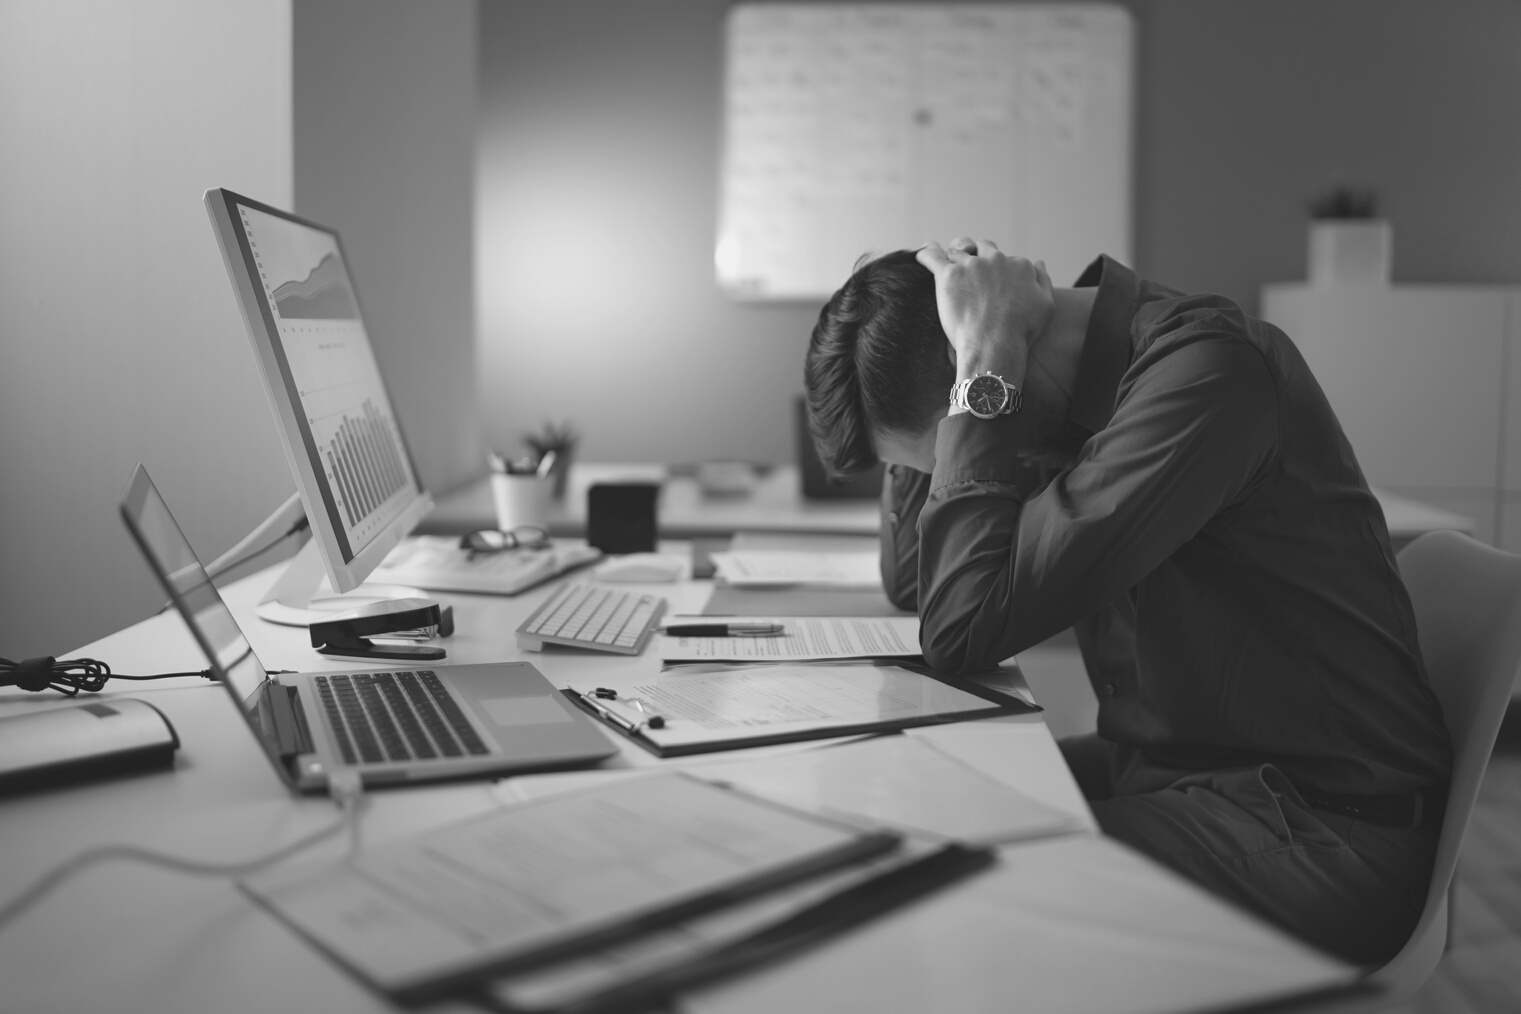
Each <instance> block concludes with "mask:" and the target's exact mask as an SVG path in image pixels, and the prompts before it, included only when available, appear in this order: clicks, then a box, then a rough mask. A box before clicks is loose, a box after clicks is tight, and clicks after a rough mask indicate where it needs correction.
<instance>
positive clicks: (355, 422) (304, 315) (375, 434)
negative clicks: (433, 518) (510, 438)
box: [239, 207, 416, 548]
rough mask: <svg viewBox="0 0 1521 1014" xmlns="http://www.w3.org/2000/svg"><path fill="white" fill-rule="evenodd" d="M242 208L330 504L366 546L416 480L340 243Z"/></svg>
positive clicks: (354, 541)
mask: <svg viewBox="0 0 1521 1014" xmlns="http://www.w3.org/2000/svg"><path fill="white" fill-rule="evenodd" d="M239 212H240V214H241V216H242V218H243V224H244V227H245V230H246V232H247V235H248V237H249V248H250V252H251V253H252V254H253V257H254V261H255V263H256V264H257V265H258V268H259V276H260V280H261V282H262V283H263V285H264V289H265V295H266V296H267V297H268V300H269V305H270V307H272V308H273V310H274V313H275V315H276V317H277V318H278V320H277V321H275V325H276V327H277V328H278V329H279V332H280V336H281V340H282V349H283V352H284V355H285V359H286V362H285V364H284V366H285V368H286V369H287V370H289V373H290V380H291V382H293V383H294V385H295V388H296V393H297V394H298V396H299V398H300V403H301V409H302V412H303V413H304V414H305V416H306V423H307V426H308V428H309V431H310V434H311V442H312V445H313V449H314V450H315V451H317V452H318V453H319V455H320V459H321V461H322V466H323V471H324V473H325V477H326V479H327V488H328V490H329V491H330V493H331V495H332V500H333V508H332V509H333V510H334V511H335V516H336V518H337V520H338V521H340V522H341V524H342V525H343V527H344V529H345V535H346V537H347V538H348V540H349V542H350V544H351V546H353V547H354V548H358V547H361V546H363V545H365V544H366V543H367V542H368V541H369V540H370V538H371V537H372V536H373V535H374V534H375V533H376V532H378V531H380V530H381V529H383V528H384V527H385V526H386V525H387V524H389V523H390V522H391V520H392V519H393V518H394V517H395V516H396V515H397V513H398V512H399V511H401V510H403V509H404V508H405V507H406V505H407V503H408V502H409V501H410V499H411V495H412V491H413V489H414V487H415V485H416V483H415V479H414V477H413V475H412V472H411V468H410V464H409V461H410V459H409V458H408V456H407V453H406V447H405V445H404V444H403V443H402V437H401V431H400V428H399V427H398V426H397V423H396V417H395V414H394V413H393V411H392V409H391V404H390V400H389V398H387V396H386V389H385V385H384V383H383V381H382V380H381V375H380V368H379V366H378V365H377V364H376V362H375V356H374V353H373V351H372V350H371V348H370V342H369V338H368V336H367V335H366V333H365V327H364V320H363V318H362V317H361V315H360V312H359V301H358V299H357V298H356V297H355V295H354V286H353V282H352V280H351V278H350V276H349V271H348V267H347V265H346V264H345V263H344V260H343V251H342V250H341V249H340V247H339V246H338V243H337V241H336V239H335V238H334V237H333V236H332V235H331V234H330V233H327V232H324V231H322V230H320V229H311V228H304V227H300V226H296V227H292V225H291V223H289V222H285V221H282V220H277V219H275V218H273V216H270V215H268V214H266V213H265V212H262V211H260V210H258V209H256V208H249V207H241V208H240V209H239Z"/></svg>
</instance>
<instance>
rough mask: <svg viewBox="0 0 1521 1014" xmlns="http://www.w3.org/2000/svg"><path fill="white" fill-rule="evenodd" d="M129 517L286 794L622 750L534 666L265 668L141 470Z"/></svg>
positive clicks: (126, 510) (584, 758)
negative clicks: (337, 780) (346, 775)
mask: <svg viewBox="0 0 1521 1014" xmlns="http://www.w3.org/2000/svg"><path fill="white" fill-rule="evenodd" d="M121 516H122V520H123V521H125V522H126V525H127V529H128V531H130V532H131V533H132V537H133V539H134V540H135V541H136V543H137V546H138V548H139V549H140V550H142V553H143V556H144V558H146V559H147V561H148V566H149V567H150V568H151V569H152V570H153V573H154V574H156V575H157V576H158V579H159V581H160V582H161V583H162V584H163V586H164V591H165V592H167V593H168V595H169V598H170V601H171V602H173V604H174V607H175V609H177V610H178V611H179V613H180V615H181V616H182V617H184V619H185V624H186V625H187V626H188V627H189V628H190V632H191V634H192V635H193V636H194V637H195V639H196V642H197V643H198V644H199V645H200V647H201V650H202V651H204V652H205V653H206V657H207V658H208V659H209V660H210V662H211V670H212V672H213V674H214V675H215V677H216V679H218V680H219V681H221V683H222V685H223V686H224V687H226V688H227V692H228V693H229V694H231V695H232V699H233V703H234V704H236V705H237V707H238V711H239V712H240V713H241V714H242V715H243V718H244V720H245V721H247V723H248V727H249V730H250V731H251V732H252V733H253V734H254V738H255V739H257V740H258V741H259V744H260V746H262V747H263V748H264V752H265V755H266V756H267V757H268V758H269V761H270V763H271V764H272V765H273V766H274V768H275V771H276V773H277V774H278V775H279V776H280V778H281V780H282V781H284V782H285V784H286V785H287V786H289V787H290V788H291V789H293V790H295V791H298V792H320V791H323V790H324V789H325V788H326V787H327V783H328V779H329V777H330V776H331V775H333V774H335V773H337V772H340V771H352V772H354V773H356V774H357V775H358V776H359V778H360V780H361V781H362V782H363V783H364V784H365V786H367V787H376V786H384V785H398V784H400V785H405V784H411V783H413V782H423V781H434V780H437V779H445V778H461V777H466V776H471V775H477V776H478V775H494V774H506V773H509V772H521V771H529V770H541V769H545V768H552V767H568V766H573V765H580V764H587V763H591V762H593V761H598V760H602V759H603V758H606V757H610V756H612V755H613V754H614V753H616V752H617V747H616V746H615V745H613V744H612V742H611V741H610V740H609V739H608V738H607V737H606V736H604V735H603V733H602V732H601V731H600V730H599V729H598V728H597V726H596V724H595V723H593V722H592V720H591V719H590V718H588V717H587V716H586V715H585V714H583V713H582V712H581V711H579V710H578V709H576V708H575V707H573V706H572V705H571V704H570V703H569V702H568V701H567V700H566V699H565V698H564V697H563V696H562V695H561V694H560V693H559V692H558V691H556V689H555V688H554V686H553V685H552V684H551V683H550V682H549V681H548V680H547V679H545V678H544V676H543V675H542V674H541V673H540V672H539V671H538V670H537V669H535V668H534V667H533V666H532V665H530V664H528V663H527V662H499V663H489V664H485V665H439V666H427V667H422V668H419V667H413V668H408V669H374V670H365V671H357V672H350V671H333V672H313V673H277V674H273V673H270V672H269V671H268V670H266V669H265V668H264V666H263V664H262V663H260V661H259V657H258V656H257V655H256V654H254V650H253V648H252V647H251V646H250V645H249V643H248V640H247V638H246V637H244V635H243V631H242V628H240V627H239V626H238V623H237V621H236V620H235V619H233V616H232V612H231V611H230V610H229V609H228V608H227V604H226V603H225V602H224V601H223V600H222V596H221V594H220V593H219V592H218V591H217V589H216V586H215V585H213V584H212V583H211V579H210V578H208V577H207V576H206V571H205V569H204V568H203V567H202V566H201V562H200V560H199V559H198V558H197V557H196V555H195V551H194V550H193V549H191V548H190V543H189V542H188V541H187V540H186V539H185V535H184V533H183V532H182V531H181V530H180V526H179V523H178V522H176V521H175V519H174V515H172V514H171V513H170V512H169V507H168V505H167V504H165V503H164V499H163V497H162V496H161V495H160V494H159V491H158V489H157V488H156V487H155V486H154V485H153V480H152V479H151V478H149V476H148V470H147V469H145V468H144V467H143V466H142V465H138V466H137V469H136V471H134V472H133V474H132V480H131V482H130V483H128V485H127V491H126V493H125V494H124V495H123V497H122V501H121Z"/></svg>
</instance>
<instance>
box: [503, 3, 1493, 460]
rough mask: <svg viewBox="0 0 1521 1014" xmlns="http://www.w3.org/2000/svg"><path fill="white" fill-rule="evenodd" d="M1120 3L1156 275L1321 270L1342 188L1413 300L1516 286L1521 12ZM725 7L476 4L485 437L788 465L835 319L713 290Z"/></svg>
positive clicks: (1241, 279) (1204, 278) (601, 452)
mask: <svg viewBox="0 0 1521 1014" xmlns="http://www.w3.org/2000/svg"><path fill="white" fill-rule="evenodd" d="M1124 6H1126V7H1127V8H1129V9H1130V10H1131V12H1132V14H1133V16H1134V18H1135V21H1136V37H1137V40H1138V53H1137V57H1138V58H1137V67H1138V73H1137V80H1136V139H1137V140H1136V144H1137V147H1136V179H1135V197H1134V208H1135V223H1134V229H1135V237H1136V239H1135V244H1136V257H1135V259H1136V262H1137V263H1136V267H1137V268H1138V270H1140V271H1141V272H1142V273H1143V274H1145V275H1148V276H1150V277H1153V278H1156V279H1158V280H1161V281H1164V282H1166V283H1168V284H1171V285H1175V286H1178V287H1180V288H1187V289H1196V290H1205V291H1214V292H1220V293H1224V294H1225V295H1228V296H1230V297H1232V298H1234V299H1236V300H1239V301H1240V302H1241V303H1242V304H1243V305H1244V306H1245V307H1246V308H1247V309H1248V310H1249V311H1250V310H1253V309H1255V308H1256V305H1257V301H1258V289H1259V287H1260V286H1261V285H1262V283H1264V282H1268V281H1275V280H1283V279H1293V278H1303V277H1304V271H1305V243H1306V240H1305V228H1306V221H1307V215H1306V213H1305V205H1306V204H1307V203H1308V202H1309V200H1310V199H1311V198H1313V197H1316V196H1318V195H1319V194H1320V193H1321V192H1323V191H1325V190H1326V189H1328V188H1330V187H1331V186H1333V185H1335V184H1338V183H1341V182H1353V183H1358V184H1364V185H1368V186H1371V187H1373V188H1375V189H1376V190H1377V192H1378V194H1379V196H1380V198H1381V204H1382V208H1383V210H1384V211H1385V212H1386V213H1387V214H1388V216H1389V217H1390V218H1391V219H1392V220H1393V223H1394V280H1395V281H1396V282H1402V281H1434V282H1452V281H1467V282H1500V281H1518V280H1521V183H1518V181H1521V131H1518V130H1516V129H1515V124H1517V123H1521V59H1518V58H1517V55H1518V54H1521V4H1517V3H1515V2H1513V0H1454V2H1445V3H1432V2H1430V0H1131V2H1128V3H1125V4H1124ZM726 9H727V5H726V4H723V3H718V2H713V0H643V2H640V3H637V4H634V3H626V2H621V0H558V2H556V3H552V4H514V3H493V2H489V0H488V2H485V3H483V4H482V6H481V121H480V169H479V190H480V200H479V218H478V220H477V228H478V233H477V240H476V243H477V249H478V251H479V256H478V259H477V269H478V272H479V275H478V278H479V284H478V299H479V307H480V311H479V326H480V350H479V354H480V357H481V371H480V390H481V407H482V412H483V419H484V424H485V428H486V434H487V437H488V439H489V440H490V441H491V442H493V443H497V444H502V445H507V446H512V447H516V446H517V443H518V440H519V436H520V433H521V431H522V430H524V429H525V428H527V427H530V426H532V425H534V424H536V423H538V422H541V421H542V420H543V419H544V418H546V417H555V418H560V417H570V418H573V419H575V420H576V422H577V423H578V424H579V425H580V426H581V428H582V429H583V430H584V431H585V442H584V445H583V451H582V453H583V456H584V457H591V458H597V459H603V460H606V459H615V460H616V459H628V460H640V459H644V460H649V459H664V460H672V461H680V460H692V459H700V458H704V457H740V458H751V459H755V460H759V461H779V460H788V459H789V458H790V457H791V456H792V453H793V452H792V431H791V416H790V415H789V414H788V412H787V406H788V400H787V398H786V395H787V394H789V393H797V392H801V390H802V366H801V363H802V356H803V350H804V349H805V347H806V344H807V337H808V332H809V330H810V329H811V328H812V326H813V322H814V320H815V318H816V316H817V313H818V307H817V306H803V305H769V306H768V305H755V304H735V303H730V302H727V301H726V300H725V299H724V298H723V297H721V296H720V295H719V294H718V293H717V291H716V290H715V287H714V284H713V264H712V253H713V242H714V233H715V221H716V208H717V201H718V195H717V185H716V179H717V161H718V152H719V145H720V137H721V134H720V131H721V118H720V117H721V111H722V95H721V73H722V56H721V46H722V41H723V18H724V12H725V10H726ZM967 231H968V232H971V233H974V234H975V233H976V232H977V223H976V222H968V223H967ZM925 238H926V239H930V238H939V239H941V240H948V239H950V238H951V237H949V236H942V237H925ZM993 238H994V239H999V240H1002V241H1004V243H1005V247H1006V248H1017V240H1010V239H1008V238H1007V237H993ZM1028 252H1029V253H1030V254H1031V255H1033V256H1039V251H1028ZM1097 252H1098V251H1095V253H1097ZM850 267H851V265H850V264H841V265H840V279H841V281H844V279H845V277H846V276H847V275H848V274H849V270H850ZM1056 281H1057V284H1067V283H1070V281H1071V279H1057V280H1056Z"/></svg>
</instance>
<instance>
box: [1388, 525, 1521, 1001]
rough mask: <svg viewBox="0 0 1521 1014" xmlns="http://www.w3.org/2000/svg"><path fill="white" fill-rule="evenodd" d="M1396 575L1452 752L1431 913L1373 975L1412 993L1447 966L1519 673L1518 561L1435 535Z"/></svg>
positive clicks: (1449, 535) (1409, 551)
mask: <svg viewBox="0 0 1521 1014" xmlns="http://www.w3.org/2000/svg"><path fill="white" fill-rule="evenodd" d="M1399 567H1400V574H1401V576H1402V577H1403V578H1404V581H1405V587H1406V589H1407V590H1408V591H1409V592H1410V601H1411V604H1412V605H1413V606H1414V607H1415V621H1416V630H1417V632H1418V633H1419V636H1420V641H1421V656H1422V658H1424V659H1425V661H1426V671H1427V673H1428V674H1429V675H1430V677H1431V689H1432V690H1433V691H1435V693H1436V696H1437V699H1438V700H1439V701H1441V704H1442V714H1443V717H1444V718H1445V719H1446V720H1447V731H1448V732H1449V734H1450V735H1451V736H1452V748H1453V769H1452V784H1451V786H1450V788H1449V790H1448V797H1447V814H1446V816H1445V817H1444V818H1443V821H1442V833H1441V837H1440V838H1439V840H1438V843H1437V853H1436V862H1435V865H1434V867H1433V869H1432V873H1431V888H1430V890H1429V891H1428V892H1427V896H1426V907H1425V910H1424V911H1423V912H1422V913H1421V919H1420V922H1419V923H1417V925H1416V929H1415V932H1414V933H1413V934H1412V935H1411V937H1410V942H1409V943H1407V944H1406V945H1405V948H1404V950H1402V951H1401V952H1400V953H1399V955H1397V956H1396V957H1395V958H1394V960H1393V961H1391V962H1389V963H1388V964H1387V965H1385V966H1384V968H1383V969H1382V970H1380V972H1379V973H1376V975H1375V978H1383V979H1386V980H1391V984H1398V985H1411V986H1412V988H1413V985H1419V983H1420V982H1421V981H1424V979H1425V978H1426V976H1427V975H1429V974H1430V973H1431V970H1432V968H1433V967H1435V965H1436V962H1437V960H1438V958H1439V957H1440V956H1441V944H1442V942H1443V941H1444V940H1445V933H1442V932H1439V930H1445V923H1444V920H1445V914H1446V910H1447V909H1446V904H1445V902H1446V897H1447V888H1448V885H1449V884H1450V883H1451V881H1452V875H1453V871H1454V870H1455V869H1456V868H1457V863H1458V852H1459V850H1460V849H1461V848H1462V846H1463V835H1464V832H1465V831H1466V830H1467V827H1468V818H1469V816H1470V815H1471V814H1472V813H1473V807H1474V801H1475V800H1476V799H1477V798H1478V795H1479V783H1480V781H1482V780H1483V778H1484V768H1485V767H1486V765H1488V763H1489V753H1490V751H1491V750H1492V749H1493V748H1494V745H1495V737H1496V736H1497V735H1498V734H1499V731H1500V723H1501V721H1502V720H1503V719H1504V717H1505V708H1506V705H1507V704H1508V703H1509V701H1510V695H1511V691H1512V687H1513V686H1514V684H1515V681H1516V673H1517V671H1518V669H1521V556H1514V555H1512V554H1510V553H1506V552H1502V551H1500V550H1498V549H1493V548H1491V547H1489V546H1486V545H1484V544H1483V543H1481V542H1478V541H1476V540H1474V539H1471V538H1469V537H1468V536H1465V535H1459V534H1458V533H1457V532H1431V533H1429V534H1426V535H1423V536H1421V537H1420V538H1418V539H1416V540H1415V541H1414V542H1412V543H1411V544H1410V545H1408V546H1406V547H1405V548H1404V549H1403V550H1401V551H1400V554H1399ZM1412 979H1413V984H1412V983H1410V982H1408V981H1407V980H1412Z"/></svg>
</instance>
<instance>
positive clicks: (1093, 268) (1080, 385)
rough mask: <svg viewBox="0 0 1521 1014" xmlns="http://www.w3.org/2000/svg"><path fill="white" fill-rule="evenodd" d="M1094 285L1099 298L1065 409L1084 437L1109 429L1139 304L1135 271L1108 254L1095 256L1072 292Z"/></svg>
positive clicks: (1125, 366)
mask: <svg viewBox="0 0 1521 1014" xmlns="http://www.w3.org/2000/svg"><path fill="white" fill-rule="evenodd" d="M1093 286H1097V287H1098V293H1097V294H1096V295H1095V296H1094V297H1093V312H1092V314H1091V315H1090V316H1089V318H1088V331H1087V334H1086V335H1084V337H1083V355H1082V359H1081V360H1080V361H1079V362H1078V369H1077V384H1076V385H1075V386H1074V388H1073V391H1072V405H1071V407H1070V408H1069V409H1068V410H1067V419H1068V421H1069V422H1073V423H1076V424H1077V425H1078V426H1081V427H1082V428H1083V429H1085V430H1087V431H1088V432H1089V433H1097V432H1098V431H1099V430H1101V429H1103V428H1104V427H1105V426H1107V425H1109V419H1110V417H1112V416H1113V415H1114V401H1115V397H1116V395H1117V394H1118V393H1119V389H1120V380H1121V379H1122V378H1123V377H1124V376H1125V371H1126V370H1128V369H1129V368H1130V358H1131V345H1130V323H1131V321H1132V320H1133V319H1134V318H1135V312H1136V306H1137V304H1138V303H1139V301H1140V285H1139V283H1138V282H1137V281H1136V277H1135V272H1134V271H1131V270H1130V269H1129V268H1127V267H1126V266H1125V265H1123V264H1121V263H1120V262H1119V261H1117V260H1115V259H1114V258H1113V257H1110V256H1109V255H1107V254H1100V255H1099V257H1098V258H1097V259H1096V260H1094V262H1093V263H1092V264H1090V265H1088V267H1087V268H1086V269H1084V271H1083V273H1082V275H1081V276H1080V277H1079V278H1078V280H1077V282H1076V284H1075V286H1074V288H1079V289H1083V288H1090V287H1093Z"/></svg>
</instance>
